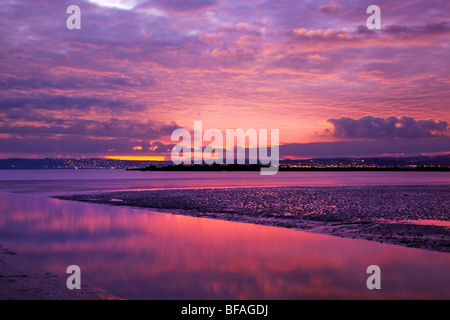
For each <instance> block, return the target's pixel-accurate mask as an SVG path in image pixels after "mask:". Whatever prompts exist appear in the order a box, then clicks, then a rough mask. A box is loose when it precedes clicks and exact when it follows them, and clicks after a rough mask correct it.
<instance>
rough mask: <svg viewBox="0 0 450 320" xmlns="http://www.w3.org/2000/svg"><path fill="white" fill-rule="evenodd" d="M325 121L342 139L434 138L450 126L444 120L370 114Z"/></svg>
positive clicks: (334, 134)
mask: <svg viewBox="0 0 450 320" xmlns="http://www.w3.org/2000/svg"><path fill="white" fill-rule="evenodd" d="M327 121H328V122H329V123H331V124H332V125H333V126H334V131H333V132H332V134H333V136H334V137H337V138H344V139H379V138H406V139H412V138H415V139H417V138H436V137H441V136H444V135H446V133H448V130H449V128H450V127H449V124H448V123H447V122H446V121H435V120H432V119H430V120H415V119H414V118H411V117H406V116H403V117H401V118H397V117H394V116H392V117H389V118H386V119H385V118H380V117H372V116H365V117H362V118H360V119H352V118H348V117H342V118H340V119H328V120H327Z"/></svg>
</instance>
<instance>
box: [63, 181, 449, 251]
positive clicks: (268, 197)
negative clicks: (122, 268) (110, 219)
mask: <svg viewBox="0 0 450 320" xmlns="http://www.w3.org/2000/svg"><path fill="white" fill-rule="evenodd" d="M56 198H58V199H64V200H75V201H82V202H92V203H101V204H109V205H115V206H132V207H141V208H150V209H156V210H162V211H166V212H171V213H174V214H182V215H190V216H195V217H207V218H214V219H221V220H228V221H236V222H247V223H254V224H262V225H268V226H277V227H284V228H294V229H299V230H303V231H309V232H317V233H325V234H331V235H335V236H340V237H346V238H357V239H366V240H372V241H378V242H382V243H383V242H384V243H391V244H397V245H403V246H407V247H415V248H422V249H427V250H435V251H441V252H450V189H449V188H448V186H446V185H432V186H430V185H422V186H421V185H411V186H345V187H258V188H200V189H170V190H147V191H119V192H99V193H98V192H94V193H89V194H77V195H67V196H57V197H56Z"/></svg>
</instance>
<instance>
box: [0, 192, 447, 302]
mask: <svg viewBox="0 0 450 320" xmlns="http://www.w3.org/2000/svg"><path fill="white" fill-rule="evenodd" d="M0 200H1V201H0V209H1V212H2V215H1V216H0V231H1V233H0V243H1V244H4V245H5V246H6V247H9V248H11V249H12V250H17V251H19V252H21V253H23V254H24V255H25V256H27V257H29V259H30V261H32V262H33V263H37V262H38V263H39V264H43V266H44V267H46V268H47V269H48V270H50V271H52V272H57V273H59V274H61V275H62V276H65V268H66V267H67V266H68V265H70V264H77V265H79V266H80V267H81V270H82V274H83V281H87V282H90V283H92V284H94V285H96V286H98V287H101V288H104V289H106V290H109V291H110V292H111V293H112V294H115V295H118V296H121V297H124V298H131V299H350V298H352V299H359V298H361V299H366V298H370V299H372V298H375V299H378V298H382V299H448V298H450V292H449V289H448V288H450V272H449V270H448V265H449V263H450V255H449V254H445V253H438V252H431V251H426V250H419V249H410V248H404V247H400V246H394V245H386V244H379V243H374V242H369V241H362V240H351V239H343V238H336V237H331V236H325V235H318V234H311V233H304V232H300V231H296V230H289V229H283V228H275V227H266V226H259V225H251V224H242V223H235V222H227V221H218V220H211V219H203V218H194V217H186V216H179V215H172V214H165V213H155V212H151V211H146V210H142V209H132V208H125V207H114V206H106V205H96V204H83V203H76V202H70V201H61V200H56V199H49V198H46V197H44V196H36V195H17V194H7V193H0ZM372 264H376V265H379V266H380V267H381V270H382V290H379V291H370V290H368V289H367V288H366V284H365V283H366V279H367V275H366V268H367V266H369V265H372Z"/></svg>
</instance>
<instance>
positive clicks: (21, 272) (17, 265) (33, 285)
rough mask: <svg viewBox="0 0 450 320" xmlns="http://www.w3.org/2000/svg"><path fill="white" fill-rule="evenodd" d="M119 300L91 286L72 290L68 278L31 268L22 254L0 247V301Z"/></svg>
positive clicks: (40, 268)
mask: <svg viewBox="0 0 450 320" xmlns="http://www.w3.org/2000/svg"><path fill="white" fill-rule="evenodd" d="M67 276H69V275H67ZM117 299H119V298H118V297H115V296H114V295H112V294H110V293H108V292H106V291H104V290H102V289H100V288H96V287H94V286H91V285H85V284H84V285H83V286H82V288H81V289H80V290H69V289H67V286H66V278H64V277H61V276H60V275H56V274H54V273H51V272H48V271H47V270H45V269H44V268H42V267H39V266H36V265H30V264H29V263H28V261H26V260H25V259H23V257H22V256H21V255H20V254H18V253H17V252H14V251H11V250H9V249H7V248H5V247H3V246H2V245H0V300H117Z"/></svg>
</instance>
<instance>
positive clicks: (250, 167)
mask: <svg viewBox="0 0 450 320" xmlns="http://www.w3.org/2000/svg"><path fill="white" fill-rule="evenodd" d="M261 168H267V166H262V165H257V164H252V165H239V164H230V165H217V164H214V165H211V166H209V165H199V164H196V165H182V164H181V165H168V166H163V167H157V166H154V165H152V166H148V167H145V168H127V169H126V170H127V171H196V172H197V171H259V170H260V169H261ZM278 171H342V172H354V171H410V172H423V171H426V172H450V168H444V167H415V168H396V167H392V168H371V167H365V168H364V167H363V168H356V167H350V168H342V167H290V166H280V167H279V168H278Z"/></svg>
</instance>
